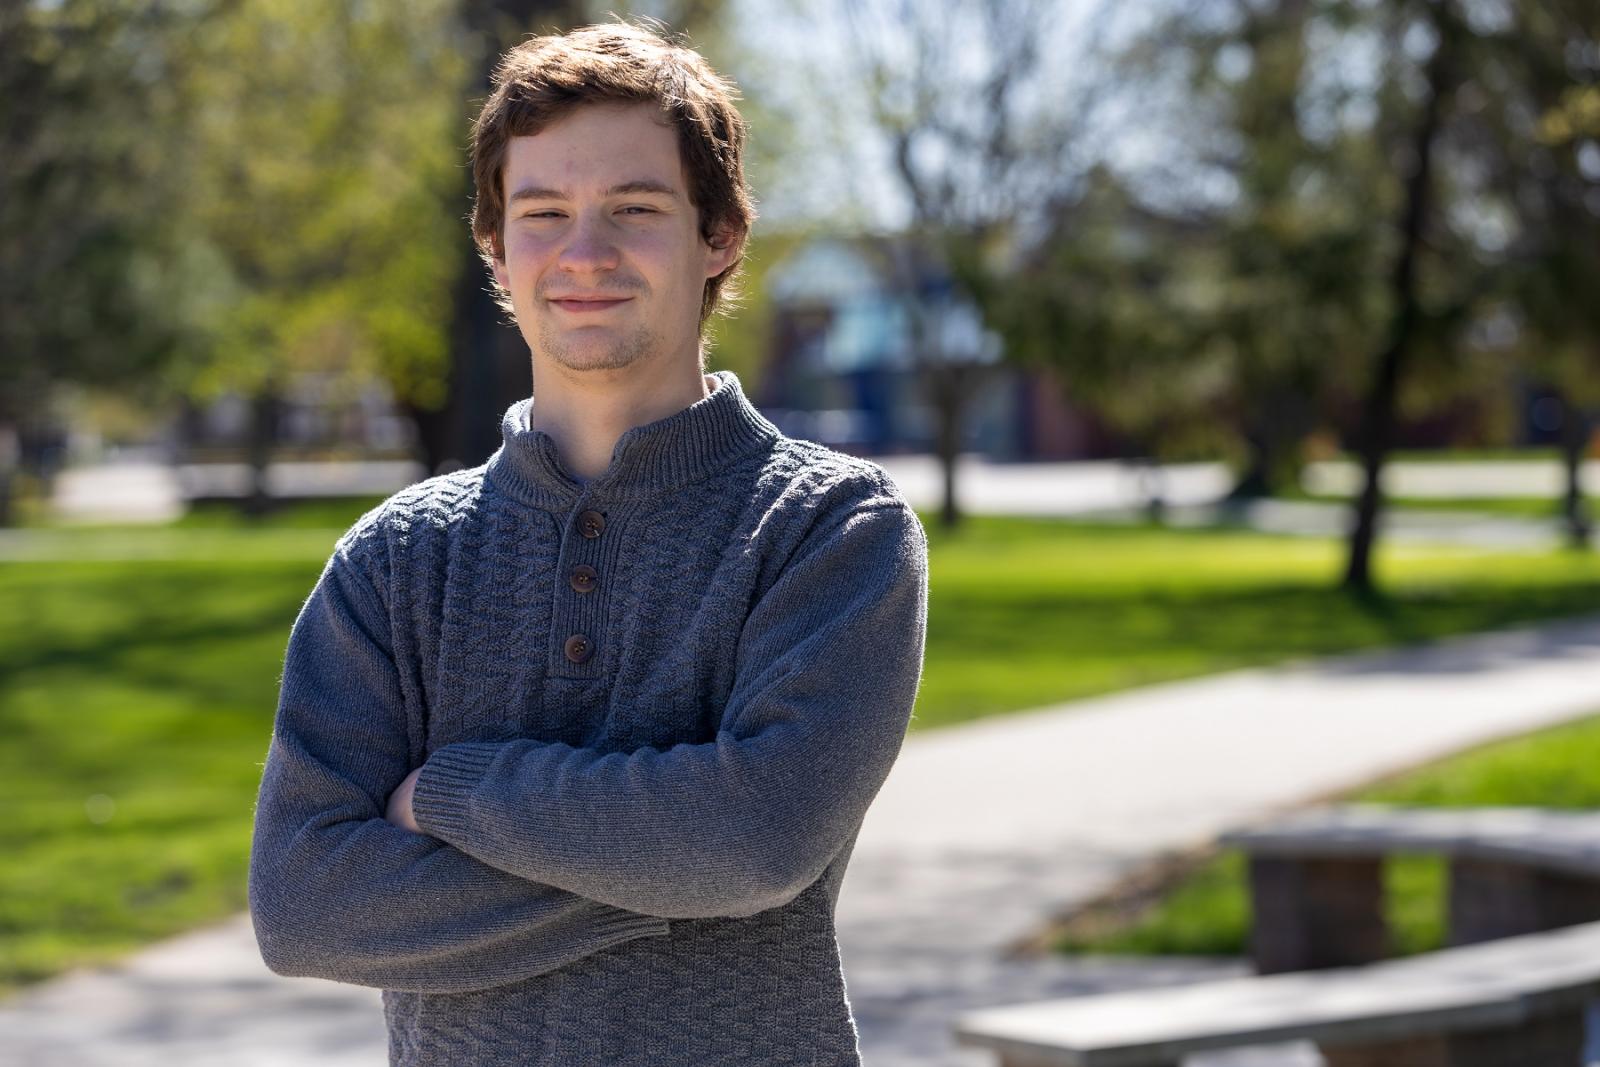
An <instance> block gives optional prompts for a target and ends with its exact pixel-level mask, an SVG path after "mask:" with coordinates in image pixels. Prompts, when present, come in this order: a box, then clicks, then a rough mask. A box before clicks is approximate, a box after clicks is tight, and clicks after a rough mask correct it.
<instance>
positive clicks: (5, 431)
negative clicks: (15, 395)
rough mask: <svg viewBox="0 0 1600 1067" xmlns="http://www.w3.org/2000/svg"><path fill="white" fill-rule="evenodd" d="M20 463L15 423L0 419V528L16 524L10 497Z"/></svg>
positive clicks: (19, 449)
mask: <svg viewBox="0 0 1600 1067" xmlns="http://www.w3.org/2000/svg"><path fill="white" fill-rule="evenodd" d="M21 461H22V447H21V442H20V440H19V438H18V435H17V426H16V423H14V422H12V421H11V420H10V419H4V418H0V528H5V527H7V526H11V525H13V524H14V523H15V522H16V516H15V515H14V514H13V506H14V505H13V502H12V497H13V496H14V495H15V493H16V484H17V467H18V465H19V464H20V463H21Z"/></svg>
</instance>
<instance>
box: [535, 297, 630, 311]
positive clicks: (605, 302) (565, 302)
mask: <svg viewBox="0 0 1600 1067" xmlns="http://www.w3.org/2000/svg"><path fill="white" fill-rule="evenodd" d="M631 299H633V298H632V297H627V296H622V297H563V298H557V299H552V300H551V301H550V303H552V304H554V305H555V306H556V307H558V308H560V309H561V310H563V311H571V312H576V313H577V314H580V315H581V314H590V313H593V312H597V311H605V310H607V309H609V308H614V307H616V306H617V305H619V304H626V303H627V302H628V301H629V300H631Z"/></svg>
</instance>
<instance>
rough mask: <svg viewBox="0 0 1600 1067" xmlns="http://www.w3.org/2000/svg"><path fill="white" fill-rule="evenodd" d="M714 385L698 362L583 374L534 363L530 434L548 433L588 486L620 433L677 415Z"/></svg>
mask: <svg viewBox="0 0 1600 1067" xmlns="http://www.w3.org/2000/svg"><path fill="white" fill-rule="evenodd" d="M714 385H715V382H714V381H713V380H712V379H711V377H710V376H709V375H703V374H701V373H700V368H699V365H698V359H697V360H696V361H695V362H693V363H671V364H666V363H662V364H657V363H655V362H654V361H641V362H640V363H637V364H633V365H630V366H627V367H620V368H616V369H608V370H586V371H573V370H571V369H569V368H567V367H563V366H561V365H559V364H545V363H541V361H539V360H535V361H534V365H533V393H534V397H535V403H534V405H533V410H532V414H531V415H530V418H529V429H533V430H541V431H543V432H544V433H547V434H549V435H550V437H551V439H552V440H554V441H555V444H556V451H557V453H559V455H560V456H561V465H562V466H563V467H565V468H566V470H567V472H568V473H569V474H571V475H572V476H573V477H574V478H577V479H578V480H579V481H584V482H587V481H591V480H592V479H594V478H597V477H599V476H600V475H601V474H603V473H605V469H606V468H607V467H608V466H610V465H611V453H612V450H613V449H614V448H616V445H617V439H618V438H620V437H621V436H622V435H623V434H624V433H627V432H628V431H629V430H631V429H633V428H634V427H635V426H643V425H645V424H647V423H651V422H655V421H656V420H658V419H664V418H666V417H667V416H669V415H674V414H677V413H678V412H680V411H682V410H683V409H684V408H686V407H688V406H689V405H691V404H693V403H695V402H696V401H699V400H702V399H704V398H705V397H707V396H709V395H711V389H712V387H713V386H714Z"/></svg>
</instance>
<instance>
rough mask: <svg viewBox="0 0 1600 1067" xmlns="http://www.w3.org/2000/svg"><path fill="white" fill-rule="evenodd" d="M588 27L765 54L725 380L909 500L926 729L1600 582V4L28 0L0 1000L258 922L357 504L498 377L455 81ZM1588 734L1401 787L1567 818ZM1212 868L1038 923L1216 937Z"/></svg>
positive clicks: (3, 216)
mask: <svg viewBox="0 0 1600 1067" xmlns="http://www.w3.org/2000/svg"><path fill="white" fill-rule="evenodd" d="M613 12H614V13H616V14H619V15H623V16H639V15H643V16H649V17H652V18H656V19H659V20H661V21H662V22H663V23H664V24H666V25H667V26H669V27H671V28H672V29H673V30H675V31H681V32H683V33H686V34H687V35H688V37H689V39H690V40H691V42H692V43H693V44H694V45H695V46H696V47H698V48H699V49H700V50H701V51H702V52H703V53H704V54H705V55H706V56H707V57H708V59H709V60H710V61H711V62H712V64H713V65H714V66H715V67H717V68H718V69H719V70H722V71H724V72H726V73H728V74H730V75H731V76H732V77H733V78H734V79H735V80H736V81H737V82H738V83H739V85H740V86H741V88H742V91H743V102H742V105H741V106H742V109H743V111H744V113H745V115H746V117H747V119H748V120H749V122H750V125H751V130H752V141H751V147H750V156H749V159H748V169H749V175H750V179H751V182H752V184H753V186H754V188H755V191H756V195H757V198H758V202H759V210H760V214H761V218H760V220H759V222H758V223H757V226H756V230H755V235H754V238H753V240H752V243H751V245H750V250H749V254H748V257H747V260H746V265H745V270H746V285H745V290H746V295H745V297H744V299H743V301H742V304H741V306H739V307H738V308H737V309H736V310H735V311H734V313H733V314H731V315H729V316H724V317H721V318H719V319H717V320H716V321H715V324H714V327H713V338H712V341H713V346H712V349H711V363H712V366H713V367H715V368H729V369H732V370H734V371H736V372H737V373H738V374H739V376H740V378H741V381H742V382H743V383H744V386H745V389H746V392H747V393H748V394H749V395H750V396H751V397H752V399H753V400H754V401H755V402H756V403H757V404H758V406H760V407H761V409H762V410H763V411H764V412H765V413H766V414H767V415H768V416H769V417H770V418H772V419H773V420H774V421H775V422H777V423H778V424H779V425H780V426H781V427H782V428H783V429H784V430H785V431H786V432H788V433H790V434H791V435H793V436H798V437H806V438H810V439H813V440H818V441H821V442H823V443H825V444H828V445H830V446H832V447H835V448H838V449H841V450H844V451H848V452H852V453H855V454H859V455H865V456H870V457H873V458H875V459H878V460H879V461H880V462H882V463H883V464H884V466H885V467H886V468H887V469H889V470H890V472H891V474H893V475H894V476H895V477H896V479H897V480H899V481H900V483H901V484H902V486H903V487H904V488H905V489H906V491H907V493H908V494H909V495H910V496H912V498H913V501H914V503H916V505H917V507H918V509H919V512H920V513H921V515H922V517H923V519H924V523H925V525H926V526H927V528H928V529H929V532H930V537H931V540H932V566H933V587H932V598H931V605H932V606H931V612H932V614H931V617H930V630H929V641H928V658H927V671H926V675H925V680H924V684H923V689H922V691H921V694H920V696H919V701H918V710H917V717H916V720H915V722H914V730H915V731H920V730H929V729H936V728H940V727H944V726H949V725H953V724H956V723H960V722H963V721H968V720H973V719H977V718H980V717H991V716H998V715H1003V714H1007V713H1011V712H1017V711H1022V710H1026V709H1030V708H1035V707H1038V706H1041V705H1046V704H1055V703H1060V702H1063V701H1068V700H1073V699H1077V698H1085V697H1090V696H1095V695H1099V694H1107V693H1111V692H1114V691H1120V690H1125V689H1130V688H1133V687H1137V686H1141V685H1146V684H1149V683H1154V682H1167V681H1172V680H1175V679H1182V678H1189V677H1194V676H1199V675H1204V674H1208V673H1213V672H1217V671H1221V670H1225V669H1231V668H1238V667H1247V666H1255V665H1264V664H1273V663H1279V662H1283V661H1287V660H1291V659H1296V658H1301V657H1307V656H1314V655H1322V654H1332V653H1339V652H1345V651H1351V650H1357V649H1376V648H1387V647H1406V646H1411V645H1415V644H1417V643H1418V642H1425V641H1429V640H1434V639H1441V638H1446V637H1450V636H1452V635H1459V634H1467V633H1471V632H1474V631H1483V630H1491V629H1495V628H1498V627H1504V626H1507V625H1510V624H1513V623H1533V622H1538V621H1540V620H1551V619H1558V618H1566V617H1576V616H1582V615H1584V614H1586V613H1594V612H1600V564H1597V563H1596V561H1595V557H1594V554H1593V546H1594V541H1595V539H1594V535H1593V530H1592V527H1591V522H1590V518H1589V513H1588V508H1589V506H1590V501H1589V499H1588V497H1589V496H1590V495H1591V494H1593V493H1595V492H1600V437H1597V436H1596V424H1595V420H1594V415H1595V412H1596V410H1597V409H1600V290H1597V279H1600V2H1596V0H1205V2H1200V0H1195V2H1185V0H1144V2H1141V3H1138V4H1126V3H1122V4H1118V3H1113V2H1110V0H948V2H944V3H913V2H910V0H855V2H852V0H681V2H671V0H661V2H657V3H639V4H634V5H619V4H592V3H583V2H576V0H574V2H569V3H560V2H534V0H412V2H408V3H405V4H390V3H381V2H376V0H7V2H5V3H4V4H3V5H0V635H3V638H4V640H3V644H0V738H3V742H0V745H3V747H0V811H3V812H4V813H5V815H4V818H3V819H0V990H4V991H16V990H20V989H22V988H23V987H26V986H30V985H33V984H36V983H39V982H41V981H43V980H45V979H47V978H50V977H52V976H55V975H59V974H61V973H63V972H64V971H66V970H68V969H69V968H71V967H73V966H74V965H78V964H87V963H99V962H104V961H107V960H111V959H116V958H118V957H119V956H121V955H123V954H125V953H127V952H128V951H129V950H131V949H133V948H136V947H139V946H143V945H146V944H149V943H151V942H153V941H155V940H157V939H159V938H162V937H165V936H167V935H170V934H174V933H177V932H180V931H183V930H186V929H190V928H192V927H195V926H197V925H200V924H203V923H205V922H209V921H212V920H215V919H218V918H221V917H225V916H228V915H230V914H234V913H236V912H237V911H238V910H239V909H241V908H242V907H243V906H244V903H245V900H244V872H245V863H246V858H247V850H248V837H249V826H250V820H251V805H252V803H253V798H254V792H255V788H256V785H257V783H258V781H259V774H260V764H261V760H262V758H263V757H264V754H265V751H266V745H267V739H268V736H269V733H270V729H271V719H272V713H273V705H274V701H275V697H276V684H277V674H278V671H279V669H280V667H281V663H282V652H283V646H284V643H285V641H286V639H287V634H288V627H289V625H290V623H291V622H292V620H293V618H294V614H295V612H296V611H297V610H298V607H299V605H300V603H301V602H302V600H303V598H304V596H305V594H306V593H307V591H308V590H309V589H310V586H311V583H312V582H313V581H314V580H315V577H316V575H317V573H318V571H319V569H320V567H321V565H322V563H323V561H324V560H325V559H326V556H327V553H328V551H329V549H330V548H331V546H332V543H333V540H334V538H336V537H337V536H338V534H339V533H340V532H341V531H342V530H343V529H344V528H345V527H346V526H348V524H349V523H350V522H352V521H353V520H354V519H355V518H356V517H357V516H358V515H360V514H361V513H362V512H363V511H364V510H365V509H366V508H368V507H370V506H372V505H373V504H375V503H376V502H377V501H378V500H380V499H382V498H383V497H384V496H385V495H387V494H388V493H390V492H392V491H394V490H395V489H397V488H400V487H401V486H403V485H405V484H408V483H409V482H412V481H415V480H417V479H419V478H422V477H425V476H427V475H429V474H432V473H435V472H441V471H446V470H452V469H457V468H459V467H462V466H472V465H476V464H478V463H481V462H482V461H483V460H484V459H485V458H487V456H488V455H489V454H490V452H492V451H493V449H494V448H495V447H496V446H497V444H498V440H499V426H498V419H499V415H500V413H501V412H502V411H503V410H504V409H505V407H506V406H507V405H509V404H510V403H511V402H512V401H514V400H516V399H517V398H519V397H521V396H525V395H527V393H528V390H529V388H530V381H529V369H528V368H529V359H528V354H527V351H526V348H525V346H524V344H523V342H522V340H521V338H520V336H519V335H518V334H517V332H516V331H515V329H514V328H512V327H510V326H508V325H507V324H506V323H504V322H503V321H502V319H501V315H500V313H499V312H498V311H497V310H496V309H495V307H494V305H493V302H492V300H491V298H490V295H489V293H488V292H487V279H486V277H485V274H484V272H483V268H482V265H481V264H480V262H479V261H478V259H477V257H476V255H475V254H474V250H473V248H472V245H471V241H470V238H469V231H468V227H467V224H466V221H465V218H466V214H467V212H468V211H469V209H470V199H471V186H470V174H469V172H468V170H467V169H466V145H467V135H468V130H469V126H470V122H471V120H472V118H473V117H474V116H475V115H476V113H477V110H478V108H479V106H480V105H481V103H482V100H483V98H484V97H485V95H486V93H487V85H488V81H487V78H488V68H489V65H490V63H491V62H492V60H493V59H494V58H495V57H496V56H497V55H498V54H499V53H500V52H501V51H503V50H504V49H505V48H507V47H509V46H510V45H511V44H514V43H515V42H516V41H518V40H520V39H521V38H522V37H523V36H525V35H526V34H528V33H530V32H535V31H550V30H559V29H563V28H570V27H572V26H576V25H580V24H583V23H586V22H590V21H596V20H601V19H604V18H606V17H608V16H609V14H610V13H613ZM1019 576H1026V577H1025V580H1023V579H1022V578H1020V577H1019ZM1594 707H1595V709H1596V710H1600V691H1597V694H1596V700H1595V704H1594ZM1564 730H1565V732H1563V733H1561V734H1559V735H1552V736H1550V737H1549V738H1544V737H1543V735H1540V737H1538V738H1532V739H1530V740H1528V741H1525V742H1524V743H1523V744H1524V748H1522V749H1518V750H1517V752H1518V753H1520V754H1518V755H1514V756H1503V755H1493V754H1491V755H1484V754H1479V755H1480V756H1482V757H1483V758H1492V759H1516V760H1523V761H1525V762H1519V763H1515V764H1513V765H1509V766H1512V767H1513V768H1514V769H1513V770H1507V771H1504V772H1500V771H1497V772H1495V773H1492V774H1491V773H1477V772H1469V771H1467V770H1452V771H1449V772H1445V771H1441V770H1439V769H1438V768H1433V769H1430V770H1429V771H1428V772H1427V773H1428V774H1432V775H1435V777H1434V778H1430V779H1429V781H1430V782H1433V783H1437V782H1440V781H1442V782H1444V783H1446V784H1445V785H1444V786H1441V787H1435V786H1434V785H1430V786H1429V787H1428V789H1423V790H1421V792H1418V793H1417V794H1416V795H1417V796H1425V798H1427V802H1430V803H1457V804H1481V803H1506V804H1538V805H1551V804H1555V805H1563V806H1571V807H1584V806H1595V805H1597V804H1600V776H1597V775H1596V774H1594V773H1593V771H1592V770H1591V768H1593V767H1594V766H1600V763H1597V762H1596V757H1597V756H1600V724H1597V723H1595V722H1590V721H1589V720H1587V719H1584V720H1580V721H1578V722H1576V723H1574V724H1572V725H1569V726H1568V727H1565V728H1564ZM1529 746H1531V747H1529ZM1495 766H1497V767H1499V766H1502V765H1501V764H1495ZM1419 773H1420V772H1419ZM1441 774H1442V775H1443V777H1442V778H1439V777H1437V776H1438V775H1441ZM1463 783H1466V784H1463ZM1394 788H1399V787H1394ZM1419 789H1420V787H1419ZM1407 795H1410V794H1407ZM1203 873H1204V875H1205V877H1204V878H1203V879H1202V882H1203V885H1201V889H1200V890H1197V891H1195V892H1196V894H1197V895H1196V896H1195V897H1194V898H1193V899H1194V900H1196V901H1198V903H1193V904H1192V907H1193V909H1194V910H1193V911H1192V912H1189V913H1184V914H1183V915H1182V916H1180V917H1179V918H1177V919H1171V918H1170V917H1169V918H1168V919H1163V918H1162V916H1161V915H1157V916H1156V917H1155V919H1149V918H1148V916H1147V917H1146V920H1148V921H1146V920H1141V921H1145V925H1144V926H1138V925H1137V924H1135V925H1133V926H1130V925H1128V924H1127V923H1123V924H1120V925H1118V924H1112V925H1114V926H1115V927H1116V928H1115V929H1114V930H1112V931H1111V932H1110V933H1107V929H1108V927H1107V924H1106V923H1105V922H1097V923H1095V924H1091V925H1092V928H1093V936H1092V937H1090V936H1088V935H1086V934H1085V933H1084V931H1083V929H1077V928H1074V931H1073V932H1072V934H1071V936H1070V937H1065V938H1064V939H1063V940H1062V941H1061V942H1060V944H1059V946H1058V947H1059V948H1060V949H1061V950H1062V951H1080V950H1082V949H1083V948H1084V947H1085V946H1088V947H1089V948H1095V949H1105V948H1107V947H1108V946H1113V947H1115V948H1116V950H1117V951H1129V952H1150V953H1158V954H1160V953H1168V954H1170V953H1176V952H1198V953H1202V954H1212V955H1223V956H1226V955H1229V954H1230V953H1231V954H1237V953H1238V952H1239V951H1240V950H1241V946H1242V944H1243V941H1244V938H1245V937H1246V933H1247V931H1246V929H1245V924H1246V920H1245V917H1244V909H1243V905H1242V903H1241V902H1242V900H1243V897H1242V893H1243V889H1242V883H1241V881H1240V879H1241V877H1242V876H1241V875H1240V873H1239V869H1238V863H1237V862H1236V861H1234V862H1233V864H1232V866H1231V867H1229V866H1227V865H1226V864H1224V865H1223V866H1220V867H1208V868H1205V870H1204V872H1203ZM1407 877H1412V876H1410V875H1408V876H1407ZM1428 877H1429V876H1428V875H1426V874H1425V873H1423V874H1415V880H1416V886H1417V887H1418V888H1416V891H1415V893H1416V895H1415V896H1414V897H1413V898H1408V899H1409V900H1410V903H1408V904H1406V905H1405V909H1403V910H1404V911H1405V916H1407V917H1406V918H1405V919H1404V922H1406V923H1410V924H1411V925H1409V926H1406V927H1405V929H1406V930H1408V931H1410V932H1409V933H1407V934H1406V935H1405V936H1406V938H1407V939H1408V940H1407V941H1406V944H1407V945H1408V946H1410V947H1411V949H1413V950H1421V949H1424V948H1427V947H1429V946H1430V945H1434V944H1437V942H1438V921H1439V920H1438V906H1437V905H1436V904H1428V903H1427V902H1426V900H1427V899H1430V898H1427V893H1428V892H1429V890H1428V888H1427V886H1428V884H1429V883H1428ZM1433 888H1434V890H1437V880H1436V879H1435V882H1434V883H1433ZM1230 894H1231V895H1230ZM1180 895H1181V894H1180ZM1435 895H1437V894H1436V893H1435ZM1430 908H1432V909H1433V910H1431V911H1430V910H1429V909H1430ZM1165 914H1166V913H1162V915H1165ZM1430 916H1431V917H1430ZM1163 922H1165V923H1166V925H1165V926H1163V925H1162V923H1163ZM1084 929H1088V928H1087V927H1085V928H1084ZM1130 930H1131V931H1132V932H1131V933H1130ZM1141 931H1142V932H1141ZM1430 939H1431V940H1430Z"/></svg>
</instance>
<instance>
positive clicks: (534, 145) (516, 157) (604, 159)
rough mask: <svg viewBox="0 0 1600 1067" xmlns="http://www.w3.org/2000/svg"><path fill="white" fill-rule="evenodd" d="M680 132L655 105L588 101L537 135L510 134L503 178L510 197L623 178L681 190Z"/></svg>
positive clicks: (574, 190) (576, 188) (586, 186)
mask: <svg viewBox="0 0 1600 1067" xmlns="http://www.w3.org/2000/svg"><path fill="white" fill-rule="evenodd" d="M683 177H684V172H683V159H682V156H681V154H680V152H679V150H678V135H677V131H676V130H675V129H674V128H673V127H672V126H671V125H669V124H668V123H667V122H666V121H665V120H664V119H663V117H662V114H661V110H660V109H659V108H657V107H656V106H655V105H653V104H586V105H584V106H582V107H579V108H578V109H576V110H575V111H573V112H572V113H571V114H569V115H564V116H562V117H561V118H560V119H558V120H556V121H555V122H552V123H551V124H550V125H548V126H546V127H545V128H544V129H542V130H540V131H539V132H538V133H536V134H531V135H523V136H518V137H513V138H511V141H510V143H509V144H508V145H507V146H506V161H505V167H504V168H503V170H502V178H501V182H502V185H503V186H504V188H503V190H502V191H503V192H504V194H505V195H506V196H508V197H509V196H510V195H511V194H512V193H513V192H515V191H516V190H517V189H519V188H522V187H525V186H529V185H537V186H540V187H546V188H556V189H562V190H564V191H568V192H572V193H582V192H589V191H592V188H591V187H601V188H609V187H610V186H612V185H614V184H616V183H617V182H618V181H619V180H621V181H635V180H655V181H659V182H661V183H663V184H667V185H671V186H672V187H673V188H675V189H678V190H680V191H682V189H683Z"/></svg>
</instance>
